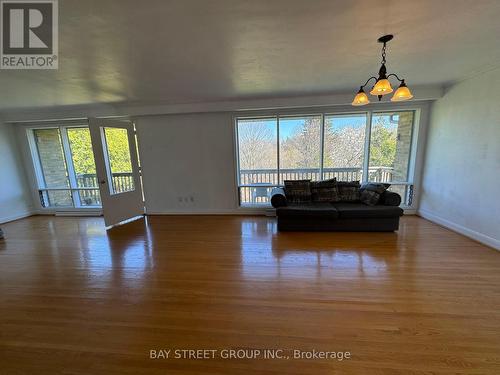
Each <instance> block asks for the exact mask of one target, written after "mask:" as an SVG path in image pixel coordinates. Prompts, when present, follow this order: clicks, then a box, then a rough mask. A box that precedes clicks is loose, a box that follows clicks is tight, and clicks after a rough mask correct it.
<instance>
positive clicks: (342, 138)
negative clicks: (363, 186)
mask: <svg viewBox="0 0 500 375" xmlns="http://www.w3.org/2000/svg"><path fill="white" fill-rule="evenodd" d="M365 132H366V115H365V114H352V115H338V116H325V134H324V141H325V145H324V156H323V179H325V180H326V179H329V178H333V177H336V178H337V180H338V181H361V180H362V178H363V158H364V154H365V151H364V150H365V134H366V133H365Z"/></svg>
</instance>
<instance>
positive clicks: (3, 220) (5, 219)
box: [0, 211, 36, 224]
mask: <svg viewBox="0 0 500 375" xmlns="http://www.w3.org/2000/svg"><path fill="white" fill-rule="evenodd" d="M35 214H36V212H34V211H27V212H23V213H20V214H17V215H11V216H4V217H0V224H5V223H8V222H9V221H14V220H19V219H24V218H25V217H28V216H33V215H35Z"/></svg>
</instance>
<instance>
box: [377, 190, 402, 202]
mask: <svg viewBox="0 0 500 375" xmlns="http://www.w3.org/2000/svg"><path fill="white" fill-rule="evenodd" d="M379 204H382V205H384V206H399V205H400V204H401V195H399V194H398V193H395V192H393V191H388V190H386V191H384V193H383V194H382V197H381V198H380V203H379Z"/></svg>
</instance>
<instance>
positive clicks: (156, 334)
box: [0, 216, 500, 375]
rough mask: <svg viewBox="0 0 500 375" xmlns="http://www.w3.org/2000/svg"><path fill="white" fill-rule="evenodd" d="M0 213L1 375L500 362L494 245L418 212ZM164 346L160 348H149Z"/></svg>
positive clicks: (321, 370)
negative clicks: (289, 224)
mask: <svg viewBox="0 0 500 375" xmlns="http://www.w3.org/2000/svg"><path fill="white" fill-rule="evenodd" d="M2 228H3V229H4V232H5V236H6V240H4V241H3V242H2V241H0V374H2V375H3V374H7V375H11V374H51V375H54V374H86V375H87V374H120V375H124V374H370V375H377V374H389V375H396V374H405V375H407V374H443V375H444V374H447V375H451V374H500V314H499V311H500V253H499V252H497V251H495V250H492V249H490V248H487V247H485V246H482V245H480V244H478V243H476V242H473V241H471V240H469V239H467V238H465V237H462V236H460V235H458V234H456V233H453V232H451V231H448V230H446V229H443V228H441V227H439V226H437V225H434V224H432V223H430V222H428V221H425V220H423V219H420V218H416V217H404V218H403V219H402V224H401V229H400V231H399V232H398V233H277V232H276V225H275V222H274V219H273V218H265V217H230V216H172V217H169V216H163V217H160V216H158V217H150V218H149V219H148V222H147V225H146V223H145V222H144V220H140V221H138V222H133V223H130V224H128V225H125V226H123V227H119V228H115V229H113V230H112V231H110V232H108V233H106V232H105V230H104V227H103V221H102V219H100V218H68V217H64V218H58V217H33V218H28V219H25V220H20V221H17V222H13V223H9V224H6V225H2ZM160 349H165V350H168V349H171V350H172V352H171V353H170V358H169V359H150V350H160ZM176 349H177V350H179V349H213V350H219V351H218V352H216V353H215V358H211V359H175V358H172V356H173V355H174V352H173V351H174V350H176ZM227 349H249V350H250V349H259V350H264V349H275V350H278V349H284V350H285V351H284V352H283V353H281V352H274V353H278V354H282V355H285V356H290V357H291V358H289V359H286V358H283V359H263V358H262V357H261V356H262V354H260V356H257V358H255V359H225V358H221V356H224V355H225V354H224V353H226V354H228V352H227V351H222V350H227ZM293 350H303V351H312V350H316V351H328V352H332V351H335V352H350V353H351V358H350V359H344V360H343V361H339V360H338V359H293V354H294V352H293ZM248 353H249V354H251V353H253V352H248Z"/></svg>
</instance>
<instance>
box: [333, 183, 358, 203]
mask: <svg viewBox="0 0 500 375" xmlns="http://www.w3.org/2000/svg"><path fill="white" fill-rule="evenodd" d="M359 188H360V184H359V181H350V182H347V181H337V189H338V191H339V201H341V202H358V201H359V198H360V197H359Z"/></svg>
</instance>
